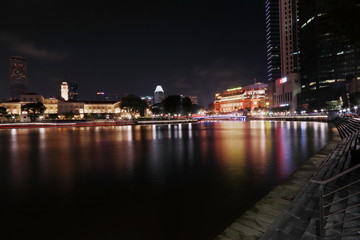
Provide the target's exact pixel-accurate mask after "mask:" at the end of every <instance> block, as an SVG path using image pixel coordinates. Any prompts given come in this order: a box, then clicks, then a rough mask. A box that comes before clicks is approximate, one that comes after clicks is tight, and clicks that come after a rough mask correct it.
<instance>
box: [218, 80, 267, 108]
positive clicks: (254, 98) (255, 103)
mask: <svg viewBox="0 0 360 240" xmlns="http://www.w3.org/2000/svg"><path fill="white" fill-rule="evenodd" d="M267 87H268V84H263V83H255V84H252V85H249V86H245V87H237V88H230V89H227V90H225V91H224V92H222V93H217V94H216V95H215V102H214V112H216V113H230V112H237V111H239V110H243V109H248V110H249V109H251V110H254V109H256V108H257V109H258V108H265V107H268V105H269V103H268V98H267Z"/></svg>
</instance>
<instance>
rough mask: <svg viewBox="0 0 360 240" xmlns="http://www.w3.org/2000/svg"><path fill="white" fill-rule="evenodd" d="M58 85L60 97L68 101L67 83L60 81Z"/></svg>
mask: <svg viewBox="0 0 360 240" xmlns="http://www.w3.org/2000/svg"><path fill="white" fill-rule="evenodd" d="M60 87H61V97H62V98H63V99H64V100H65V101H68V100H69V85H68V83H67V82H62V83H61V86H60Z"/></svg>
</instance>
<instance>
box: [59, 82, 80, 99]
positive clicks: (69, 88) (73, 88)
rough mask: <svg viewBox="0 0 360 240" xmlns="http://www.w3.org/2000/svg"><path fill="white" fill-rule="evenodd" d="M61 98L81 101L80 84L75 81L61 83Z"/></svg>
mask: <svg viewBox="0 0 360 240" xmlns="http://www.w3.org/2000/svg"><path fill="white" fill-rule="evenodd" d="M60 87H61V89H60V91H61V97H62V98H64V99H65V101H68V100H79V93H78V84H77V83H76V82H73V81H68V82H62V83H61V86H60Z"/></svg>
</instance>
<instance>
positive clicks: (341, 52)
mask: <svg viewBox="0 0 360 240" xmlns="http://www.w3.org/2000/svg"><path fill="white" fill-rule="evenodd" d="M359 15H360V5H359V3H358V1H354V0H342V1H336V0H317V1H313V0H301V1H300V40H301V59H302V60H301V63H302V67H301V73H302V76H301V85H302V86H301V88H302V94H301V100H302V104H303V106H306V105H318V106H325V107H326V106H328V105H332V104H331V102H339V104H340V102H341V100H342V101H343V102H344V103H345V105H348V104H346V103H347V100H348V99H347V98H348V96H347V94H348V93H350V92H351V89H349V86H352V87H354V86H358V84H357V83H359V82H360V47H359V46H360V45H359V36H360V32H359V29H358V26H359V21H360V18H359ZM352 91H354V90H352ZM355 91H356V90H355ZM357 91H359V89H358V90H357ZM359 103H360V102H359ZM359 103H358V104H359Z"/></svg>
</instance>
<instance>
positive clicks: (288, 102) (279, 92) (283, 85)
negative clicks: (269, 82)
mask: <svg viewBox="0 0 360 240" xmlns="http://www.w3.org/2000/svg"><path fill="white" fill-rule="evenodd" d="M289 76H291V77H283V78H279V79H277V80H276V83H275V93H274V99H273V106H275V107H287V108H288V110H290V111H292V112H293V111H296V110H297V94H298V93H300V91H301V88H300V74H298V73H297V74H296V73H292V74H290V75H289Z"/></svg>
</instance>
